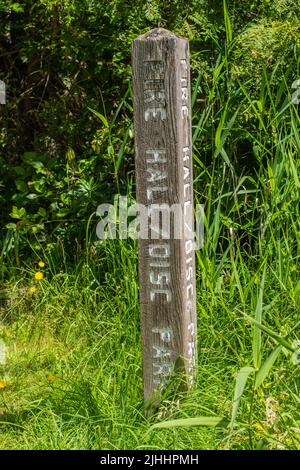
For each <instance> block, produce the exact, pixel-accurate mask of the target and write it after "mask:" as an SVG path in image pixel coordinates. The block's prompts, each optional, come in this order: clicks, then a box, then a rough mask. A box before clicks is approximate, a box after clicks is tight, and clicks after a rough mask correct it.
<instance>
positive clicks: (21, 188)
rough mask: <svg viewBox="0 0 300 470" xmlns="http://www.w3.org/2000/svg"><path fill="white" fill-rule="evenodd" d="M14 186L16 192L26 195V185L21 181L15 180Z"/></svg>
mask: <svg viewBox="0 0 300 470" xmlns="http://www.w3.org/2000/svg"><path fill="white" fill-rule="evenodd" d="M15 185H16V187H17V190H18V191H21V192H22V193H26V192H27V191H28V187H27V184H26V183H25V181H23V180H16V181H15Z"/></svg>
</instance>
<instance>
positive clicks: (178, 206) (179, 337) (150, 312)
mask: <svg viewBox="0 0 300 470" xmlns="http://www.w3.org/2000/svg"><path fill="white" fill-rule="evenodd" d="M133 85H134V127H135V153H136V185H137V202H138V204H141V205H143V206H145V207H146V213H147V222H148V223H149V227H148V229H143V230H141V233H140V239H139V281H140V306H141V326H142V349H143V379H144V398H145V400H146V401H147V400H148V399H150V398H151V397H153V396H155V395H156V393H155V392H157V391H159V390H160V389H161V388H163V387H164V386H166V384H167V383H168V382H169V378H170V375H172V376H173V377H174V375H175V377H180V382H181V383H184V382H185V383H186V385H187V386H189V385H191V384H192V383H193V380H194V376H195V337H196V307H195V296H196V292H195V253H194V237H193V231H194V227H193V220H194V216H193V176H192V140H191V105H190V74H189V45H188V41H187V40H186V39H184V38H181V37H179V36H177V35H175V34H173V33H171V32H170V31H167V30H165V29H161V28H158V29H153V30H152V31H150V32H148V33H146V34H144V35H142V36H140V37H138V38H137V39H135V41H134V42H133ZM168 208H169V209H170V212H169V215H170V213H171V215H172V216H171V217H170V219H169V220H170V225H169V226H168V224H167V218H165V219H164V216H165V213H167V212H168ZM166 232H167V233H166ZM158 393H159V392H158Z"/></svg>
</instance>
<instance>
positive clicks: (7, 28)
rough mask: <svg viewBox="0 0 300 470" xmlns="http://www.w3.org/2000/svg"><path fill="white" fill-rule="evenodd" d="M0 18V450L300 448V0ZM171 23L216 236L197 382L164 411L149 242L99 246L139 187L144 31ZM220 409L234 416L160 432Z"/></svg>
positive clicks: (63, 1) (81, 9) (207, 250)
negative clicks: (107, 223)
mask: <svg viewBox="0 0 300 470" xmlns="http://www.w3.org/2000/svg"><path fill="white" fill-rule="evenodd" d="M0 15H1V23H0V45H1V49H0V80H3V81H4V82H5V83H6V88H7V98H6V104H5V105H0V129H1V131H0V168H1V169H0V189H1V193H0V207H1V211H0V253H1V256H0V276H1V283H2V284H1V287H0V315H1V317H0V320H1V321H2V323H0V347H1V344H5V348H6V356H7V357H6V359H5V360H4V359H3V360H2V362H1V351H0V437H1V439H0V448H51V449H53V448H83V449H87V448H92V449H114V448H169V449H174V448H181V449H182V448H234V449H237V448H243V449H245V448H250V449H254V448H287V449H295V448H299V447H300V438H299V436H300V413H299V380H298V375H299V365H297V358H298V356H297V351H295V350H296V348H297V343H296V341H297V340H298V339H297V338H298V337H299V328H298V322H299V308H300V280H299V256H300V238H299V237H300V226H299V220H300V218H299V215H300V214H299V196H300V179H299V168H300V159H299V150H300V133H299V132H300V131H299V106H298V105H297V104H295V103H294V104H293V103H292V99H291V96H292V93H293V91H294V90H293V89H292V84H293V82H294V81H295V80H296V79H299V78H300V70H299V64H300V61H299V57H300V54H299V50H300V34H299V33H300V26H299V25H300V23H299V19H300V5H299V2H298V1H288V0H273V1H270V0H251V1H249V2H248V1H247V2H246V1H238V0H232V1H231V0H228V1H227V4H226V2H225V1H224V2H222V1H220V0H206V1H204V0H190V1H189V2H186V1H183V0H175V1H169V0H151V1H145V0H143V1H140V0H135V1H133V0H132V1H125V0H108V1H104V0H100V1H96V0H95V1H94V0H81V1H78V0H72V1H71V0H59V1H58V0H38V1H32V0H24V1H22V2H19V3H18V2H12V1H9V0H4V1H3V0H2V1H0ZM156 26H163V27H165V28H168V29H170V30H172V31H175V32H177V33H179V34H181V35H183V36H185V37H187V38H188V39H189V40H190V47H191V67H192V84H193V97H192V104H193V143H194V176H195V182H194V188H195V198H196V201H197V202H199V203H202V204H203V205H204V209H205V231H206V236H205V242H204V247H203V249H202V250H200V251H199V252H197V263H198V264H197V265H198V273H197V287H198V299H197V308H198V313H199V338H198V341H199V348H198V368H199V371H198V383H197V387H196V388H195V391H194V392H193V393H192V394H191V395H189V396H182V395H180V396H169V395H166V396H165V397H164V401H163V402H162V404H161V407H160V409H159V410H158V413H157V414H156V415H155V416H153V417H152V418H151V419H149V420H146V419H145V418H144V415H143V403H142V384H141V358H140V355H141V353H140V332H139V307H138V284H137V254H136V245H135V242H134V241H133V240H122V241H121V240H114V241H107V242H99V241H98V242H97V238H96V235H95V228H96V224H97V217H96V214H95V211H96V208H97V206H98V205H99V204H100V203H101V202H111V201H112V200H113V197H114V195H115V194H123V195H125V194H126V195H128V197H129V198H134V196H135V185H134V149H133V128H132V90H131V65H130V53H131V43H132V40H133V39H134V38H135V37H136V36H138V35H139V34H142V33H144V32H145V31H147V30H149V29H151V28H152V27H156ZM39 261H42V262H43V263H45V267H43V263H42V264H41V266H39V265H38V262H39ZM39 272H42V275H37V273H39ZM34 276H35V278H34ZM41 277H42V279H39V278H41ZM253 319H254V321H253ZM255 322H256V323H255ZM1 338H2V339H1ZM1 341H2V343H1ZM2 355H3V354H2ZM244 366H247V367H248V368H247V369H245V368H243V367H244ZM249 367H251V368H249ZM239 371H242V372H240V373H239ZM248 374H249V377H248V379H247V382H246V384H245V388H244V379H245V378H246V377H247V375H248ZM235 379H236V384H237V387H236V393H238V391H240V393H242V397H241V400H240V401H239V400H236V399H235V400H234V401H232V396H233V393H234V383H235ZM235 398H237V396H236V397H235ZM238 405H239V406H238ZM207 415H209V416H221V417H224V418H225V419H227V420H229V421H230V420H231V427H229V428H226V427H225V428H220V429H219V428H211V427H197V426H196V427H187V428H186V427H174V428H172V429H169V430H159V429H153V430H152V431H151V432H147V431H148V430H149V427H150V426H151V425H152V424H154V423H157V422H158V421H161V420H162V419H173V418H192V417H197V416H207ZM189 424H194V423H193V422H190V423H189Z"/></svg>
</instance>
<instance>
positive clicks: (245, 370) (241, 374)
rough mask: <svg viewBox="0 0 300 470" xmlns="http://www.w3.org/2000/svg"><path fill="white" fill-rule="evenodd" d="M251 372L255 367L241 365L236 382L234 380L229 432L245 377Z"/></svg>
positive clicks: (245, 380) (241, 393) (235, 414)
mask: <svg viewBox="0 0 300 470" xmlns="http://www.w3.org/2000/svg"><path fill="white" fill-rule="evenodd" d="M252 372H255V369H254V368H253V367H243V368H242V369H241V370H240V371H239V373H238V375H237V378H236V382H235V389H234V396H233V403H232V413H231V421H230V432H232V429H233V426H234V423H235V420H236V416H237V412H238V408H239V404H240V400H241V397H242V395H243V392H244V388H245V385H246V382H247V379H248V377H249V375H250V374H251V373H252Z"/></svg>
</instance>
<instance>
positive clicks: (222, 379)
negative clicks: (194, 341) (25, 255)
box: [0, 240, 300, 449]
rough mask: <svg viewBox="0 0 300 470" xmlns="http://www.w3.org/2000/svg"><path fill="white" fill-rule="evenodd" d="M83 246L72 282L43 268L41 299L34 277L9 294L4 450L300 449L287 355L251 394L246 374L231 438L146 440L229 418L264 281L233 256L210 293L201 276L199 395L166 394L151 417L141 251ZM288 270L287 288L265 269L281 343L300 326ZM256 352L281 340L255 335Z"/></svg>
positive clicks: (265, 311) (204, 431)
mask: <svg viewBox="0 0 300 470" xmlns="http://www.w3.org/2000/svg"><path fill="white" fill-rule="evenodd" d="M90 248H91V249H90V250H89V255H88V259H89V264H87V263H86V260H85V261H84V262H82V263H81V264H78V266H77V271H75V272H74V270H73V271H72V270H70V272H55V271H54V270H52V269H51V260H50V259H45V261H46V264H47V268H46V270H45V277H44V279H43V280H42V281H40V283H39V285H38V290H37V293H36V294H30V293H29V292H28V287H29V286H31V285H32V280H31V279H32V274H33V271H32V270H30V269H29V268H28V269H27V270H26V271H23V272H22V273H20V275H19V280H18V283H16V284H15V285H14V286H12V287H10V288H9V289H7V299H6V301H3V302H2V309H1V316H2V324H1V337H2V338H3V340H4V342H5V344H6V346H7V362H6V364H5V365H2V366H1V369H0V372H1V378H2V380H5V381H6V387H5V388H4V389H1V390H0V400H1V401H0V410H1V424H0V448H1V449H19V448H21V449H199V448H205V449H223V448H225V449H226V448H233V449H255V448H257V447H265V448H278V447H279V448H287V449H295V448H299V444H300V439H299V437H300V435H299V431H300V429H299V428H300V427H299V422H300V421H299V420H300V414H299V392H298V389H297V386H298V385H297V374H298V373H299V366H297V365H295V364H293V363H292V361H291V357H290V353H289V352H288V350H284V352H283V353H281V354H280V355H279V357H278V358H277V361H276V362H275V364H274V365H273V367H272V369H271V371H270V373H269V374H268V376H267V379H266V380H265V381H264V382H263V384H262V385H261V386H260V387H259V388H258V389H257V390H255V389H254V377H251V375H250V376H249V378H248V380H247V382H246V385H245V389H244V393H243V394H242V396H241V399H240V404H239V407H238V408H237V409H236V418H235V422H234V425H233V428H232V431H231V432H230V429H229V428H226V427H225V428H221V427H220V428H210V427H202V426H201V427H197V426H195V427H194V426H193V427H185V426H184V427H182V426H181V427H176V428H172V429H151V430H150V428H151V426H152V425H153V424H155V423H158V422H161V421H165V420H170V419H179V418H181V419H183V418H185V419H187V418H193V417H197V416H222V417H224V418H225V419H227V420H228V421H229V420H230V418H231V413H232V399H233V390H234V383H235V379H236V376H237V374H238V371H239V370H240V369H241V368H242V367H243V366H245V365H253V361H252V355H253V344H252V338H253V332H255V330H254V329H253V326H251V324H250V322H248V321H247V320H245V318H244V316H243V315H242V314H241V312H242V311H244V312H246V313H248V314H249V315H253V316H254V314H255V308H256V304H257V300H258V299H260V300H259V303H260V302H261V296H260V294H259V290H260V287H261V276H260V275H259V273H258V271H257V270H254V269H253V268H251V267H249V266H248V265H249V264H251V263H249V260H246V261H245V262H243V263H241V262H240V263H236V261H235V259H234V256H232V257H231V259H230V257H228V259H227V263H226V264H225V265H224V266H223V270H222V272H220V275H219V277H218V278H217V279H215V280H214V281H213V280H211V284H210V289H204V288H203V287H201V286H200V283H199V279H200V278H203V277H204V276H203V273H202V274H201V272H200V271H199V277H198V302H197V308H198V314H199V320H198V324H199V332H198V333H199V337H198V379H197V385H196V387H195V390H194V391H193V392H192V393H191V394H182V395H178V394H177V395H176V396H171V395H170V394H169V395H168V396H165V397H164V399H163V401H162V403H161V405H160V408H159V410H158V412H157V413H156V415H154V416H152V417H151V418H149V419H146V418H145V417H144V407H143V398H142V381H141V347H140V330H139V310H138V289H137V277H136V261H137V260H136V250H135V247H134V245H133V243H130V242H124V241H122V242H120V241H118V240H115V241H108V242H105V243H104V244H100V246H99V247H98V248H97V251H95V250H92V246H91V247H90ZM200 256H201V255H200ZM103 260H105V263H104V262H103ZM222 262H223V263H224V260H223V261H222ZM33 264H34V263H33ZM105 264H106V269H105ZM102 266H104V267H103V268H102ZM233 266H235V267H234V269H233ZM284 266H285V265H283V270H284V272H282V273H281V276H283V277H284V278H285V283H283V282H282V280H281V279H280V277H279V264H278V260H276V259H274V260H273V262H272V264H269V265H268V267H267V268H266V274H265V285H264V297H263V301H262V303H261V312H262V315H263V317H264V321H263V323H264V324H265V325H266V326H269V327H272V329H273V330H276V331H277V332H278V333H281V334H282V335H286V334H287V333H288V332H289V331H290V330H292V328H293V327H294V326H295V323H296V321H297V317H298V312H299V303H297V302H298V301H299V300H297V299H296V298H295V291H294V290H293V289H292V288H291V286H293V285H294V279H293V272H294V271H293V270H291V271H289V272H286V271H285V267H284ZM206 275H207V273H206ZM210 277H213V276H210ZM239 289H241V292H240V293H239ZM242 292H243V294H242ZM256 334H257V333H256ZM294 338H296V336H294V333H293V332H292V333H291V339H294ZM261 342H262V347H261V349H260V354H261V358H262V359H264V358H266V357H267V355H268V353H270V352H271V351H272V350H273V349H274V347H275V346H276V341H275V340H274V339H272V337H270V336H269V335H267V334H265V333H264V332H261ZM255 357H256V356H255ZM268 397H272V398H274V399H275V400H276V402H277V404H275V405H274V406H275V408H276V410H275V411H276V413H277V417H276V421H275V422H274V423H273V424H272V423H271V422H269V421H268V420H267V417H266V400H267V398H268Z"/></svg>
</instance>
